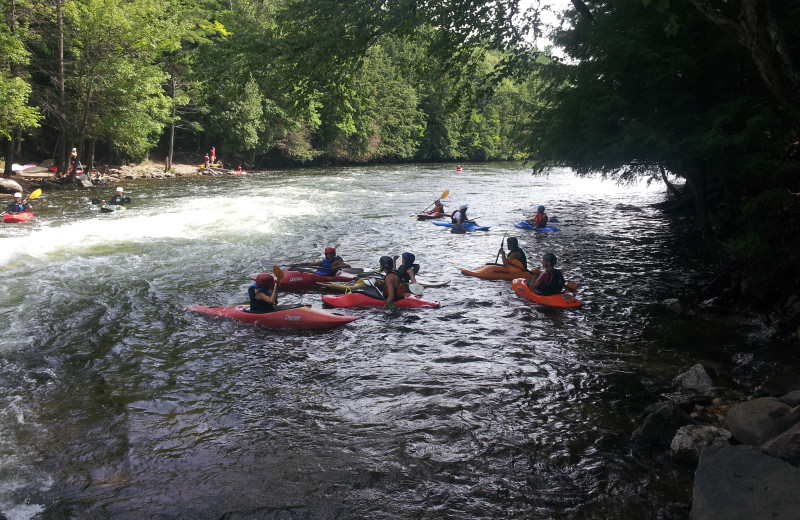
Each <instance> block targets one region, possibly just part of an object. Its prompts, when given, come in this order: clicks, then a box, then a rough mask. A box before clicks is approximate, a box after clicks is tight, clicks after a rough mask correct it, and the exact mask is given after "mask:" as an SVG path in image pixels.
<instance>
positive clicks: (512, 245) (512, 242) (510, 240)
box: [508, 237, 519, 249]
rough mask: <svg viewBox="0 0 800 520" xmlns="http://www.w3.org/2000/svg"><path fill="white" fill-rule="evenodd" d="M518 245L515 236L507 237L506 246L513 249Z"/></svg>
mask: <svg viewBox="0 0 800 520" xmlns="http://www.w3.org/2000/svg"><path fill="white" fill-rule="evenodd" d="M518 245H519V242H518V241H517V237H508V247H510V248H512V249H513V248H515V247H517V246H518Z"/></svg>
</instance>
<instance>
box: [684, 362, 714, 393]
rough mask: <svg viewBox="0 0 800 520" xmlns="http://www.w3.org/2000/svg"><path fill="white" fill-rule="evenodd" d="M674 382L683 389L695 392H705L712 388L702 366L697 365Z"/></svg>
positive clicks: (711, 383)
mask: <svg viewBox="0 0 800 520" xmlns="http://www.w3.org/2000/svg"><path fill="white" fill-rule="evenodd" d="M675 382H676V383H677V384H679V385H681V386H682V387H684V388H689V389H691V390H695V391H697V392H705V391H706V390H708V389H709V388H711V387H712V386H713V384H714V383H713V381H711V377H710V376H709V375H708V373H706V371H705V369H704V368H703V365H701V364H700V363H697V364H696V365H694V366H693V367H692V368H690V369H689V370H688V371H686V372H684V373H683V374H681V375H679V376H678V377H676V378H675Z"/></svg>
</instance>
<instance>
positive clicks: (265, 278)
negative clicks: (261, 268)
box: [247, 273, 278, 312]
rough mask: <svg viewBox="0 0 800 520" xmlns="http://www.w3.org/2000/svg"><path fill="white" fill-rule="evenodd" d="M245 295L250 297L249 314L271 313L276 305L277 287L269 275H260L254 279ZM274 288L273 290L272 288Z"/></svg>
mask: <svg viewBox="0 0 800 520" xmlns="http://www.w3.org/2000/svg"><path fill="white" fill-rule="evenodd" d="M250 279H251V280H255V282H253V283H252V284H251V285H250V287H248V288H247V295H248V296H249V297H250V312H272V311H274V310H275V306H276V305H278V286H277V284H276V283H275V278H273V276H272V275H271V274H268V273H261V274H260V275H258V276H256V277H255V278H250ZM273 287H274V288H273Z"/></svg>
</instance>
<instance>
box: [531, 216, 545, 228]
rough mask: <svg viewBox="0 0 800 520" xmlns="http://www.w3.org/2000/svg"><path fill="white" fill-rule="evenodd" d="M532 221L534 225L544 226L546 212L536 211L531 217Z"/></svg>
mask: <svg viewBox="0 0 800 520" xmlns="http://www.w3.org/2000/svg"><path fill="white" fill-rule="evenodd" d="M533 223H534V225H535V226H536V227H544V226H546V225H547V213H537V214H536V216H535V217H533Z"/></svg>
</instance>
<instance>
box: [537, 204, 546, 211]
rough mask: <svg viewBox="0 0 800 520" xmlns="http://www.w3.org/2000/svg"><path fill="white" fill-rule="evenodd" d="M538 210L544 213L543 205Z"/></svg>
mask: <svg viewBox="0 0 800 520" xmlns="http://www.w3.org/2000/svg"><path fill="white" fill-rule="evenodd" d="M536 209H538V210H539V211H544V206H542V205H541V204H540V205H539V207H537V208H536Z"/></svg>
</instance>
